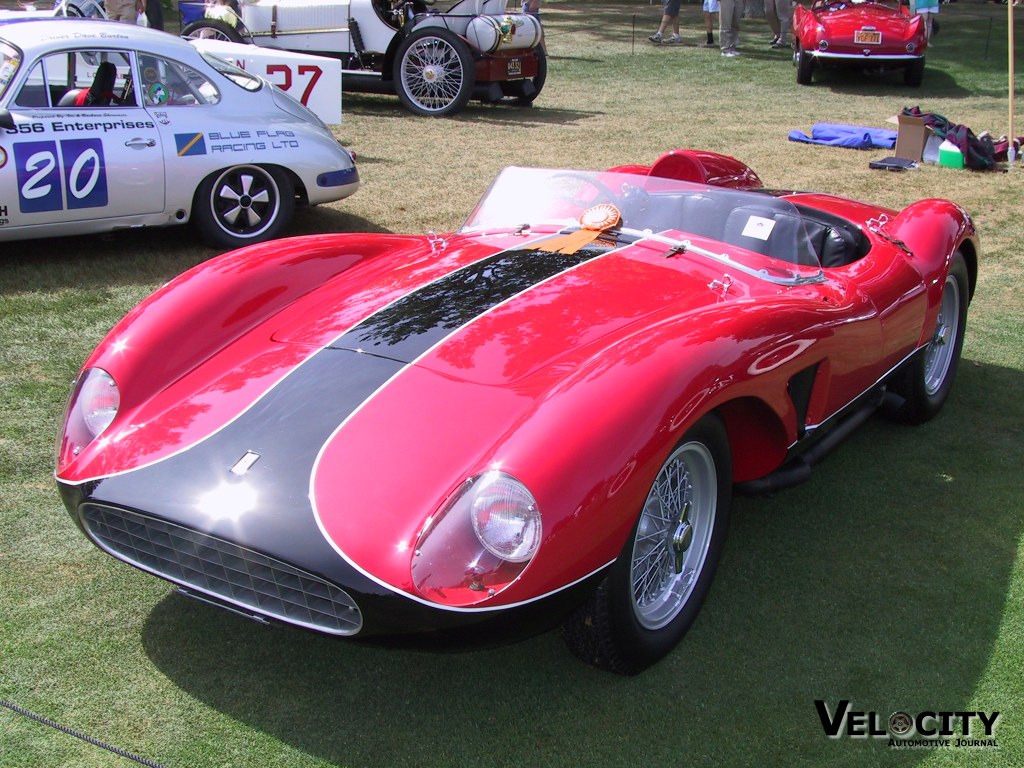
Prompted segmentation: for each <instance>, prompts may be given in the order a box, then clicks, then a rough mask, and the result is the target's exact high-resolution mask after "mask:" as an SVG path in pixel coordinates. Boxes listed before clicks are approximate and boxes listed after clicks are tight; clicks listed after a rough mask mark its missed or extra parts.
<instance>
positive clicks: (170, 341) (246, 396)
mask: <svg viewBox="0 0 1024 768" xmlns="http://www.w3.org/2000/svg"><path fill="white" fill-rule="evenodd" d="M978 258H979V246H978V238H977V235H976V233H975V229H974V226H973V224H972V222H971V219H970V218H969V216H968V215H967V214H966V213H965V212H964V211H963V210H962V209H961V208H960V207H958V206H957V205H955V204H953V203H951V202H947V201H944V200H934V199H932V200H922V201H920V202H917V203H914V204H912V205H910V206H908V207H907V208H905V209H904V210H902V211H895V210H887V209H882V208H878V207H875V206H871V205H867V204H864V203H858V202H854V201H851V200H846V199H842V198H839V197H834V196H830V195H823V194H809V193H797V192H785V191H771V190H766V189H763V188H762V187H761V182H760V180H759V179H758V177H757V175H756V174H755V173H754V172H753V171H752V170H751V169H749V168H748V167H747V166H745V165H744V164H742V163H740V162H738V161H736V160H734V159H732V158H728V157H724V156H721V155H716V154H712V153H709V152H698V151H686V150H680V151H674V152H670V153H667V154H666V155H663V156H662V157H661V158H659V159H658V160H657V161H656V162H655V163H653V164H652V165H650V166H644V165H631V166H622V167H618V168H615V169H612V170H609V171H603V172H590V171H578V170H552V169H539V168H515V167H514V168H508V169H506V170H504V171H502V172H501V174H500V175H499V176H498V177H497V179H496V180H495V181H494V183H493V184H492V185H491V187H490V189H489V190H488V191H487V193H486V194H485V196H484V197H483V198H482V200H481V201H480V202H479V204H478V205H477V206H476V208H475V209H474V210H473V212H472V213H471V214H470V216H469V218H468V219H467V221H466V223H465V225H464V226H463V227H462V228H461V229H460V230H458V231H457V232H454V233H451V234H445V235H440V236H439V235H435V234H433V233H428V234H427V235H425V236H402V235H391V234H337V235H321V236H311V237H300V238H294V239H287V240H279V241H276V242H270V243H265V244H261V245H255V246H251V247H247V248H244V249H241V250H237V251H233V252H231V253H227V254H225V255H223V256H221V257H218V258H215V259H213V260H211V261H208V262H205V263H203V264H201V265H199V266H197V267H195V268H193V269H192V270H190V271H188V272H186V273H184V274H183V275H181V276H180V277H178V278H177V279H175V280H172V281H171V282H170V283H168V284H167V285H166V286H164V287H163V288H161V289H160V290H158V291H157V292H156V293H155V294H153V295H152V296H151V297H150V298H148V299H146V300H145V301H144V302H143V303H142V304H140V305H139V306H138V307H137V308H136V309H135V310H133V311H132V312H131V313H129V315H128V316H127V317H125V318H124V320H122V321H121V322H120V323H119V324H118V325H117V326H116V327H115V328H114V329H113V330H112V331H111V332H110V334H109V335H108V336H107V338H106V339H105V340H104V341H103V342H102V343H101V344H100V345H99V347H98V348H97V349H96V350H95V352H94V353H93V354H92V355H91V356H90V357H89V359H88V360H87V361H86V362H85V366H84V367H83V368H82V371H81V373H80V374H79V376H78V377H77V380H76V383H75V384H74V387H73V391H72V393H71V397H70V400H69V403H68V407H67V412H66V415H65V418H64V422H63V427H62V430H61V434H60V437H59V457H58V463H57V471H56V477H57V482H58V485H59V488H60V492H61V494H62V496H63V499H64V502H65V504H66V506H67V508H68V510H69V511H70V513H71V516H72V517H73V518H74V520H75V521H76V522H77V524H78V525H79V526H80V527H81V529H82V530H83V531H84V533H85V534H86V535H87V536H88V537H89V539H91V540H92V541H93V543H95V544H96V545H97V546H99V547H100V548H101V549H103V550H104V551H105V552H107V553H109V554H110V555H112V556H114V557H115V558H118V559H120V560H123V561H125V562H127V563H130V564H131V565H134V566H136V567H137V568H140V569H142V570H144V571H148V572H149V573H151V574H154V575H156V576H160V577H162V578H164V579H167V580H169V581H171V582H173V583H175V584H177V585H178V586H179V588H180V589H181V590H182V591H184V592H185V593H187V594H190V595H193V596H196V597H199V598H201V599H204V600H208V601H211V602H213V603H216V604H219V605H221V606H224V607H227V608H229V609H231V610H234V611H237V612H239V613H242V614H246V615H248V616H250V617H254V618H258V619H260V620H263V621H267V622H274V621H276V622H284V623H287V624H291V625H297V626H299V627H304V628H307V629H311V630H315V631H318V632H323V633H327V634H330V635H339V636H353V635H360V636H364V635H373V634H395V633H415V632H419V633H432V634H433V635H434V636H437V635H438V634H440V635H441V636H442V637H446V638H451V637H453V633H467V632H470V629H471V627H472V626H473V625H477V626H478V628H480V625H487V626H489V627H490V628H492V629H493V628H496V627H497V628H499V629H500V631H501V632H506V631H511V628H515V629H523V628H525V627H531V626H536V625H538V624H540V625H546V626H551V625H552V624H554V623H557V622H558V621H563V620H564V626H565V633H564V634H565V636H566V638H567V640H568V642H569V644H570V647H571V648H572V650H573V651H574V652H575V653H576V654H577V655H579V656H581V657H582V658H584V659H586V660H588V661H590V662H592V663H594V664H596V665H598V666H600V667H603V668H607V669H610V670H614V671H617V672H622V673H635V672H638V671H640V670H642V669H644V668H645V667H647V666H649V665H650V664H652V663H654V662H655V661H657V660H658V659H660V658H661V657H663V656H664V655H665V654H666V653H668V652H669V651H670V650H671V649H672V648H673V647H674V646H675V645H676V643H677V642H678V641H679V640H680V639H681V638H682V636H683V634H684V633H685V632H686V630H687V628H688V627H689V626H690V625H691V623H692V622H693V621H694V618H695V616H696V614H697V611H698V609H699V607H700V605H701V602H702V601H703V599H704V597H705V595H706V594H707V592H708V589H709V586H710V583H711V579H712V576H713V574H714V571H715V567H716V563H717V561H718V559H719V555H720V553H721V551H722V545H723V540H724V538H725V534H726V527H727V524H728V518H729V506H730V500H731V497H732V494H733V490H734V487H738V488H740V489H741V490H748V491H757V490H765V489H773V488H779V487H783V486H786V485H789V484H792V483H795V482H798V481H800V480H802V479H803V478H805V477H806V476H807V475H808V472H809V471H810V468H811V465H812V464H813V463H814V462H815V461H816V460H817V459H818V458H819V457H820V456H821V455H823V454H824V453H825V452H826V451H827V450H828V449H829V448H831V447H833V446H834V445H835V444H836V443H837V442H838V441H839V440H841V439H842V438H843V437H844V436H845V435H846V434H848V433H849V432H850V430H851V429H853V428H854V427H855V426H857V425H858V424H859V423H861V422H863V420H864V419H866V418H867V417H868V416H869V415H870V414H872V413H873V412H875V411H876V410H877V409H879V408H881V407H884V408H885V409H887V410H888V411H889V412H891V413H894V414H898V415H899V416H900V417H901V418H902V419H905V420H907V421H910V422H920V421H923V420H926V419H929V418H931V417H932V416H934V415H935V414H936V413H937V412H938V411H939V409H940V408H941V407H942V405H943V402H944V401H945V400H946V397H947V395H948V394H949V392H950V388H951V386H952V384H953V378H954V375H955V373H956V369H957V363H958V360H959V357H960V350H961V344H962V341H963V334H964V325H965V322H966V317H967V307H968V303H969V301H970V298H971V294H972V292H973V290H974V285H975V277H976V273H977V269H978Z"/></svg>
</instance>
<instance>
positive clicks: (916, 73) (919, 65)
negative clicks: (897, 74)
mask: <svg viewBox="0 0 1024 768" xmlns="http://www.w3.org/2000/svg"><path fill="white" fill-rule="evenodd" d="M903 82H904V83H906V84H907V85H909V86H910V87H911V88H920V87H921V83H923V82H924V58H920V59H917V60H916V61H913V62H911V64H910V66H908V67H907V68H906V69H904V70H903Z"/></svg>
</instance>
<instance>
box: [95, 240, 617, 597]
mask: <svg viewBox="0 0 1024 768" xmlns="http://www.w3.org/2000/svg"><path fill="white" fill-rule="evenodd" d="M602 252H604V249H596V248H589V249H586V250H585V251H583V252H581V253H577V254H570V255H564V254H552V253H546V252H542V251H514V252H505V253H501V254H498V255H496V256H493V257H488V258H487V259H485V260H484V261H482V262H479V263H476V264H473V265H471V266H469V267H466V268H464V269H462V270H460V271H459V272H458V273H456V274H455V275H450V276H447V277H445V278H442V279H441V280H439V281H437V282H436V283H433V284H431V285H429V286H426V287H425V288H421V289H419V290H417V291H414V292H413V293H412V294H410V295H409V296H407V297H406V298H404V299H401V300H399V301H398V302H396V303H394V304H392V305H391V306H390V307H388V308H386V309H385V310H384V311H383V312H380V313H378V314H377V315H375V316H373V317H372V318H370V319H369V320H367V321H365V322H364V323H361V324H360V326H358V327H357V329H356V330H355V331H353V332H350V333H348V334H345V335H343V336H342V337H341V338H342V339H346V338H355V339H358V340H360V341H359V343H360V344H372V345H373V350H374V351H375V352H378V351H379V350H380V349H382V348H383V349H387V350H388V351H389V355H393V354H396V352H395V348H398V349H399V351H400V352H401V353H402V354H406V355H410V356H413V355H415V356H418V353H422V352H423V351H426V349H429V348H430V346H432V345H433V344H434V343H436V341H439V340H441V339H442V338H443V337H444V335H445V334H447V333H451V332H452V331H453V330H455V329H457V328H459V327H461V326H462V325H465V324H466V323H468V322H470V321H472V319H473V318H475V317H477V316H478V315H480V314H481V313H483V312H485V311H487V309H489V308H491V307H494V306H496V305H497V304H499V303H501V302H502V301H504V300H506V299H508V298H510V297H512V296H514V295H516V294H518V293H521V292H522V291H524V290H526V289H528V288H529V287H530V286H531V285H535V284H537V283H538V282H541V281H543V280H545V279H547V278H549V277H552V276H554V275H556V274H558V273H559V272H562V271H565V270H566V269H569V268H571V267H573V266H575V265H577V264H580V263H583V262H584V261H587V260H589V259H591V258H594V257H596V256H599V255H600V254H601V253H602ZM417 313H422V316H420V315H418V314H417ZM392 326H397V327H396V328H395V329H394V330H392ZM406 365H407V363H404V362H402V361H400V360H394V359H390V358H389V356H385V355H381V354H360V353H359V352H355V351H351V350H342V349H333V348H330V347H328V348H325V349H322V350H320V351H319V352H317V353H316V354H314V355H313V356H311V357H310V358H309V359H308V360H306V362H305V363H303V364H302V365H300V366H299V367H298V368H297V369H295V370H294V371H292V372H291V373H290V374H289V375H288V376H286V377H285V378H284V379H282V380H281V381H280V382H279V383H278V384H277V386H275V387H274V388H273V389H271V390H270V391H269V392H267V393H266V394H265V395H264V396H263V397H262V398H261V399H259V400H258V401H256V402H255V403H254V404H253V405H252V407H250V408H249V409H248V410H246V411H245V412H244V413H242V414H241V415H240V416H239V417H238V418H237V419H235V420H234V421H232V422H230V423H229V424H227V425H226V426H225V427H224V428H223V429H221V430H219V431H217V432H215V433H214V434H212V435H210V436H209V437H208V438H206V439H205V440H202V441H200V442H199V443H197V444H196V445H194V446H192V447H191V448H188V449H187V450H185V451H182V452H181V453H178V454H175V455H172V456H170V457H169V458H166V459H163V460H161V461H158V462H156V463H154V464H151V465H149V466H146V467H142V468H140V469H137V470H133V471H129V472H125V473H122V474H118V475H114V476H112V477H108V478H105V479H102V480H98V481H95V482H94V483H90V484H89V486H90V487H89V488H88V490H87V491H86V496H87V499H86V500H88V501H96V502H102V503H107V504H113V505H115V506H122V507H126V508H128V509H132V510H137V511H143V512H146V513H147V514H151V515H154V516H157V517H160V518H163V519H166V520H169V521H171V522H174V523H177V524H179V525H184V526H186V527H189V528H193V529H198V530H201V531H204V532H207V533H210V534H212V535H215V536H218V537H220V538H223V539H226V540H228V541H231V542H235V543H237V544H240V545H242V546H245V547H249V548H250V549H253V550H256V551H258V552H263V553H265V554H268V555H270V556H272V557H275V558H278V559H280V560H283V561H285V562H288V563H294V564H296V565H298V566H299V567H302V568H305V569H307V570H310V571H312V572H314V573H318V574H320V575H322V576H324V577H325V578H327V579H330V580H332V581H334V582H336V583H340V584H342V585H345V586H347V587H349V588H353V587H355V588H357V589H359V590H362V591H368V592H375V591H376V592H379V591H380V588H379V587H378V586H376V585H374V584H373V583H372V582H370V581H369V580H368V579H366V578H365V577H364V576H362V575H361V574H358V573H357V572H356V571H355V570H354V569H353V568H351V566H349V565H348V564H346V563H345V562H344V561H343V560H342V559H341V558H339V557H338V555H337V553H336V552H335V551H334V549H333V548H332V547H331V545H330V543H329V542H328V541H327V540H326V539H325V538H324V537H323V534H322V533H321V532H320V529H319V527H318V526H317V523H316V519H315V516H314V514H313V510H312V504H311V502H310V499H309V494H310V478H311V477H312V473H313V467H314V465H315V463H316V459H317V456H318V455H319V452H320V450H321V448H322V446H324V445H325V444H326V443H327V442H328V440H330V439H331V436H332V435H333V434H334V432H335V431H336V430H337V429H338V427H339V426H340V425H341V424H343V423H344V422H345V421H346V420H347V419H348V418H349V417H350V416H352V414H354V413H355V412H356V411H357V410H358V409H359V408H360V407H361V406H362V405H363V404H364V403H366V402H367V401H368V400H369V399H370V398H372V396H373V394H374V393H375V392H376V391H377V390H378V389H380V388H381V387H382V386H384V385H385V384H386V383H387V382H388V381H389V380H390V379H392V378H393V377H394V376H396V375H397V374H399V373H400V372H401V371H402V369H403V368H405V366H406ZM247 452H253V453H256V454H258V455H259V459H258V460H257V461H256V463H255V464H254V465H253V466H252V467H251V469H249V471H248V472H246V473H245V474H244V476H242V477H239V476H236V475H234V474H232V473H231V471H230V470H231V468H232V467H233V466H234V465H235V464H236V463H237V462H238V461H239V459H241V458H242V457H243V456H244V455H245V454H246V453H247ZM321 471H328V472H329V471H330V469H329V468H325V469H323V470H321ZM243 485H244V486H245V487H246V490H247V493H248V495H249V496H250V497H252V498H255V499H256V500H257V502H256V505H255V507H254V508H253V509H251V510H247V511H245V512H244V513H240V514H232V513H231V510H230V509H228V508H224V509H213V510H211V509H210V508H209V504H208V503H204V499H209V498H210V494H211V493H217V492H224V490H225V489H230V488H232V487H235V488H237V487H240V486H243ZM222 498H223V499H225V501H224V504H225V505H226V506H228V505H229V504H230V501H229V500H230V498H231V495H230V492H229V491H228V492H226V493H224V496H223V497H222ZM339 503H341V504H343V503H344V501H343V500H339Z"/></svg>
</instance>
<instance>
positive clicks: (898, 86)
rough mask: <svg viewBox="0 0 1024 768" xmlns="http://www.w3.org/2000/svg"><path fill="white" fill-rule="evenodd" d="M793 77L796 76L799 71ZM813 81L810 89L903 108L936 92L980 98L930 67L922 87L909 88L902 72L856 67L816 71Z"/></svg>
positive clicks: (943, 72)
mask: <svg viewBox="0 0 1024 768" xmlns="http://www.w3.org/2000/svg"><path fill="white" fill-rule="evenodd" d="M793 76H794V77H796V70H794V74H793ZM813 78H814V82H813V85H811V86H807V87H810V88H821V89H828V90H829V91H830V92H831V93H837V94H844V95H847V96H868V97H871V98H877V97H879V96H891V97H892V98H898V99H900V100H901V103H902V105H903V106H906V107H910V106H916V105H917V104H919V103H922V102H927V100H928V98H929V96H931V95H932V94H933V93H941V94H942V95H943V96H945V97H950V98H964V97H967V96H975V97H976V96H979V95H980V94H978V93H977V92H976V91H974V90H971V89H970V88H967V87H964V86H962V85H959V84H958V83H957V81H956V80H954V79H953V77H952V76H951V75H950V74H949V73H948V72H945V71H943V70H941V69H937V68H935V67H927V66H926V67H925V71H924V82H923V83H922V85H921V87H920V88H912V87H909V86H907V85H906V83H905V82H904V80H903V78H904V73H903V71H902V70H892V71H888V72H871V71H859V70H857V69H856V68H853V67H829V68H827V69H821V68H818V69H815V70H814V75H813ZM894 111H898V110H894Z"/></svg>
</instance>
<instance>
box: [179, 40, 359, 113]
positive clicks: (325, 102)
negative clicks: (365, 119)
mask: <svg viewBox="0 0 1024 768" xmlns="http://www.w3.org/2000/svg"><path fill="white" fill-rule="evenodd" d="M189 42H190V43H192V45H194V46H195V47H196V48H198V49H199V50H201V51H207V52H208V53H212V54H213V55H214V56H219V57H220V58H222V59H224V60H225V61H228V62H231V63H232V64H234V65H235V66H236V67H239V68H241V69H244V70H245V71H246V72H250V73H252V74H254V75H259V76H260V77H262V78H265V79H266V80H269V81H270V82H271V83H273V84H274V85H276V86H277V87H278V88H280V89H281V90H282V91H284V92H285V93H287V94H288V95H289V96H291V97H292V98H295V99H298V100H299V101H301V102H302V103H303V104H305V105H306V106H307V107H309V108H310V109H311V110H313V112H315V113H316V115H317V116H318V117H319V118H320V119H321V120H323V121H324V122H325V123H327V124H328V125H337V124H338V123H340V122H341V61H340V60H338V59H330V58H327V57H326V56H313V55H311V54H308V53H295V52H294V51H279V50H277V49H275V48H261V47H260V46H258V45H247V44H245V43H229V42H226V41H223V40H189Z"/></svg>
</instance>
